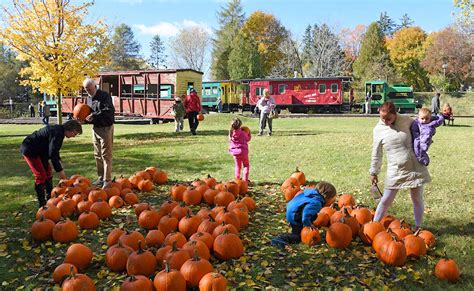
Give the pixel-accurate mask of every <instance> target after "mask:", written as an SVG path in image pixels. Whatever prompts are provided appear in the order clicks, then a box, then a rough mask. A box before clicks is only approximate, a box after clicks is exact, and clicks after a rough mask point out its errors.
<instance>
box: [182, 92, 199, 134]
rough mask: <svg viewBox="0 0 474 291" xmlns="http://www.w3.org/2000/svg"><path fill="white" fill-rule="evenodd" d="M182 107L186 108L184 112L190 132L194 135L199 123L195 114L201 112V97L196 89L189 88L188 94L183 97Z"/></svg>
mask: <svg viewBox="0 0 474 291" xmlns="http://www.w3.org/2000/svg"><path fill="white" fill-rule="evenodd" d="M184 108H186V114H187V115H188V121H189V129H190V131H191V134H192V135H196V129H197V127H198V125H199V121H198V119H197V116H198V114H199V112H201V99H200V98H199V96H198V94H197V93H196V90H194V89H191V91H189V95H188V96H186V98H185V99H184Z"/></svg>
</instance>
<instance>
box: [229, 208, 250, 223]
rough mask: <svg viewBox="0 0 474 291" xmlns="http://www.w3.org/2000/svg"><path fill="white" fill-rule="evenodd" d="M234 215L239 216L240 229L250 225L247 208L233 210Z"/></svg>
mask: <svg viewBox="0 0 474 291" xmlns="http://www.w3.org/2000/svg"><path fill="white" fill-rule="evenodd" d="M232 212H233V213H235V214H236V215H237V218H238V219H239V224H240V228H246V227H247V225H248V224H249V213H248V212H247V210H246V208H244V207H241V208H236V209H233V210H232Z"/></svg>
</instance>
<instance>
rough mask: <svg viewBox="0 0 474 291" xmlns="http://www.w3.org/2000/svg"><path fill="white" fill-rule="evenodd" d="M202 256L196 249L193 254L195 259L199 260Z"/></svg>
mask: <svg viewBox="0 0 474 291" xmlns="http://www.w3.org/2000/svg"><path fill="white" fill-rule="evenodd" d="M199 260H201V258H200V257H199V255H198V251H197V250H196V249H195V250H194V254H193V261H199Z"/></svg>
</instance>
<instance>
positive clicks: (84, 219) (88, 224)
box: [77, 211, 100, 229]
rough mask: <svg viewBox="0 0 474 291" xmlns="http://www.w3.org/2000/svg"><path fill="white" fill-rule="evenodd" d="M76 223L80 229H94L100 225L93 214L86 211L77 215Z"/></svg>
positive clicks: (97, 217)
mask: <svg viewBox="0 0 474 291" xmlns="http://www.w3.org/2000/svg"><path fill="white" fill-rule="evenodd" d="M77 223H78V224H79V227H80V228H82V229H96V228H97V227H98V226H99V224H100V220H99V216H97V214H95V213H94V212H89V211H86V212H84V213H82V214H81V215H79V218H78V220H77Z"/></svg>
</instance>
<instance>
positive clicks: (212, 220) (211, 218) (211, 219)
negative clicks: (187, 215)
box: [207, 213, 216, 222]
mask: <svg viewBox="0 0 474 291" xmlns="http://www.w3.org/2000/svg"><path fill="white" fill-rule="evenodd" d="M207 216H209V221H210V222H216V220H215V219H214V217H212V215H211V214H210V213H209V214H208V215H207Z"/></svg>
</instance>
